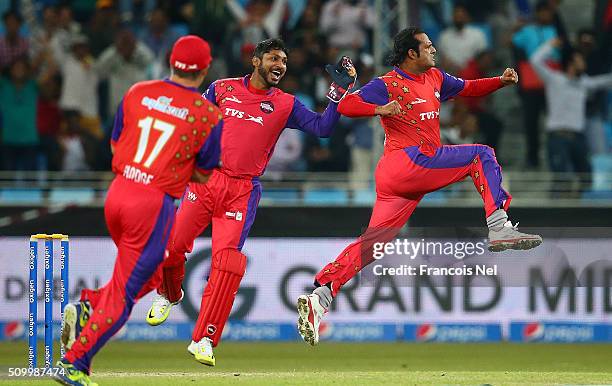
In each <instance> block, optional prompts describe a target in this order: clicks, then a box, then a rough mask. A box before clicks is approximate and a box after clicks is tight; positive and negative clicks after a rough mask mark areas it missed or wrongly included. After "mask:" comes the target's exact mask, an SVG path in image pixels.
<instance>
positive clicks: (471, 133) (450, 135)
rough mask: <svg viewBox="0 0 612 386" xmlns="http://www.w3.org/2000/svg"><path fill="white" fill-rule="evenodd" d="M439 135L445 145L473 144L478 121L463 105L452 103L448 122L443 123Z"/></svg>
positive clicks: (458, 102)
mask: <svg viewBox="0 0 612 386" xmlns="http://www.w3.org/2000/svg"><path fill="white" fill-rule="evenodd" d="M440 134H441V136H442V142H443V143H444V144H446V145H462V144H469V143H474V142H475V141H476V136H477V134H478V119H477V118H476V115H474V114H472V113H470V111H469V109H468V107H467V106H466V105H465V104H464V103H461V102H460V101H457V102H455V103H453V107H452V110H451V116H450V121H449V122H445V123H444V125H443V128H442V130H441V132H440Z"/></svg>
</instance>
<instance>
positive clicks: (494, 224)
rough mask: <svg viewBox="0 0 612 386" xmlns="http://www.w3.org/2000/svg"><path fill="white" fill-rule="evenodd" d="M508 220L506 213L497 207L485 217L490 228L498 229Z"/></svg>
mask: <svg viewBox="0 0 612 386" xmlns="http://www.w3.org/2000/svg"><path fill="white" fill-rule="evenodd" d="M506 221H508V214H507V213H506V211H505V210H503V209H497V210H496V211H495V212H493V213H491V215H490V216H489V217H487V226H488V227H489V229H492V230H499V229H500V228H501V227H503V226H504V224H505V223H506Z"/></svg>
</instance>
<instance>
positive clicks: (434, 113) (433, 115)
mask: <svg viewBox="0 0 612 386" xmlns="http://www.w3.org/2000/svg"><path fill="white" fill-rule="evenodd" d="M419 115H420V116H421V121H424V120H426V119H427V120H430V119H436V118H438V117H439V116H440V110H436V111H428V112H426V113H421V114H419Z"/></svg>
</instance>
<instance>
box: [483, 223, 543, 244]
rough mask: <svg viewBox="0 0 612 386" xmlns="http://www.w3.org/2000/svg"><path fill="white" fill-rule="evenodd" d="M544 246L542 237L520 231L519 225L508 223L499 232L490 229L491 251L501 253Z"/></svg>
mask: <svg viewBox="0 0 612 386" xmlns="http://www.w3.org/2000/svg"><path fill="white" fill-rule="evenodd" d="M540 244H542V236H540V235H530V234H528V233H521V232H519V231H518V223H516V225H512V222H510V221H506V223H505V224H504V226H502V227H501V228H500V229H498V230H493V229H489V251H491V252H501V251H505V250H506V249H521V250H526V249H531V248H535V247H537V246H538V245H540Z"/></svg>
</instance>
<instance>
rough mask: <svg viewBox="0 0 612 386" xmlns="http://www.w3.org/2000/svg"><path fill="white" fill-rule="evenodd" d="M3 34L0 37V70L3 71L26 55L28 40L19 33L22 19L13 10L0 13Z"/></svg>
mask: <svg viewBox="0 0 612 386" xmlns="http://www.w3.org/2000/svg"><path fill="white" fill-rule="evenodd" d="M2 21H3V22H4V29H5V34H4V36H3V37H0V71H4V70H6V69H7V67H8V66H9V65H10V64H11V63H13V62H14V61H15V60H16V59H17V58H20V57H25V56H27V55H28V49H29V42H28V40H27V39H26V38H24V37H22V36H20V35H19V29H20V28H21V23H22V19H21V16H20V15H19V14H18V13H17V12H15V11H11V10H9V11H6V12H5V13H4V15H2Z"/></svg>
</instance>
